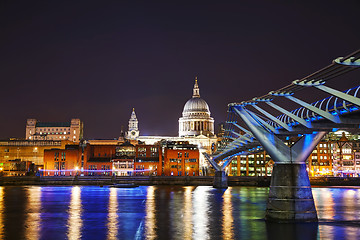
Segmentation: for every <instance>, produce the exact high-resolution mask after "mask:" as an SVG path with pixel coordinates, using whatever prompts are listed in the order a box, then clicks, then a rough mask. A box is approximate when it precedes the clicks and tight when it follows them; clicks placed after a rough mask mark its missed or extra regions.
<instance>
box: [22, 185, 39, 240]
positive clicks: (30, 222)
mask: <svg viewBox="0 0 360 240" xmlns="http://www.w3.org/2000/svg"><path fill="white" fill-rule="evenodd" d="M26 209H27V215H26V220H25V226H26V232H25V238H26V239H39V236H40V226H41V217H40V215H41V187H29V188H27V206H26Z"/></svg>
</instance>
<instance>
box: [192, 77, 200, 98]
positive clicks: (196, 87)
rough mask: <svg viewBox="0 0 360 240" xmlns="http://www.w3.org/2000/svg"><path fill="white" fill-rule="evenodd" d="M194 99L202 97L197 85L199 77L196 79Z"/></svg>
mask: <svg viewBox="0 0 360 240" xmlns="http://www.w3.org/2000/svg"><path fill="white" fill-rule="evenodd" d="M192 97H193V98H199V97H200V89H199V86H198V83H197V76H196V77H195V84H194V89H193V96H192Z"/></svg>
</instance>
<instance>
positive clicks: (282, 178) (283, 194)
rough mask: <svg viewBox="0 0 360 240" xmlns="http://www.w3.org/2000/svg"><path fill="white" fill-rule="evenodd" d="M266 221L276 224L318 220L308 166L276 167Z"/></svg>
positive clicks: (280, 165)
mask: <svg viewBox="0 0 360 240" xmlns="http://www.w3.org/2000/svg"><path fill="white" fill-rule="evenodd" d="M265 219H266V220H268V221H275V222H307V221H308V222H313V221H317V220H318V218H317V213H316V208H315V204H314V199H313V195H312V191H311V186H310V180H309V175H308V173H307V171H306V164H275V165H274V168H273V174H272V178H271V183H270V191H269V199H268V202H267V209H266V215H265Z"/></svg>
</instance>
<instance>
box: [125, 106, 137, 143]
mask: <svg viewBox="0 0 360 240" xmlns="http://www.w3.org/2000/svg"><path fill="white" fill-rule="evenodd" d="M139 134H140V131H139V121H138V120H137V118H136V114H135V109H134V108H133V110H132V113H131V117H130V120H129V129H128V132H127V134H126V135H127V136H126V137H127V138H128V139H131V140H135V139H137V138H138V137H139Z"/></svg>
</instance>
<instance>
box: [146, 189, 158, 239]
mask: <svg viewBox="0 0 360 240" xmlns="http://www.w3.org/2000/svg"><path fill="white" fill-rule="evenodd" d="M145 211H146V217H145V236H146V239H155V238H156V233H155V228H156V218H155V187H154V186H150V187H148V189H147V195H146V208H145Z"/></svg>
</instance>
